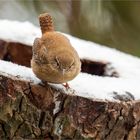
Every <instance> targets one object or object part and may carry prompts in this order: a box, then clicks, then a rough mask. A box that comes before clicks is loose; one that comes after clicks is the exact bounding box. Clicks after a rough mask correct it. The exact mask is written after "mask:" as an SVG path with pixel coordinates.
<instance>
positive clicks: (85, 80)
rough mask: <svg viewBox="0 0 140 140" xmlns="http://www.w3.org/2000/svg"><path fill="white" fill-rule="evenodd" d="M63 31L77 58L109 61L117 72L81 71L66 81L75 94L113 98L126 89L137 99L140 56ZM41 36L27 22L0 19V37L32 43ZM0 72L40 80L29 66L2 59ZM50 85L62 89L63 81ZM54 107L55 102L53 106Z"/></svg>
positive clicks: (37, 81)
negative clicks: (115, 94)
mask: <svg viewBox="0 0 140 140" xmlns="http://www.w3.org/2000/svg"><path fill="white" fill-rule="evenodd" d="M64 35H66V36H67V37H68V38H69V39H70V41H71V43H72V45H73V47H74V48H75V49H76V50H77V52H78V54H79V56H80V58H83V59H89V60H94V61H104V62H108V63H110V64H111V65H112V66H113V67H114V69H115V70H116V71H117V72H118V74H119V76H120V77H119V78H113V77H101V76H95V75H90V74H86V73H80V74H79V75H78V76H77V77H76V78H75V79H74V80H72V81H70V82H69V84H70V87H71V88H72V89H74V90H75V91H76V92H75V94H77V95H79V96H83V97H88V98H96V99H104V100H105V99H107V100H114V95H113V92H115V93H118V94H119V95H124V94H126V92H129V93H131V94H132V95H133V96H134V98H135V99H140V86H139V83H140V59H139V58H138V57H134V56H131V55H129V54H125V53H123V52H120V51H118V50H115V49H112V48H108V47H106V46H103V45H99V44H96V43H93V42H90V41H85V40H82V39H78V38H76V37H73V36H71V35H68V34H64ZM40 36H41V31H40V29H39V28H38V27H35V26H34V25H33V24H31V23H29V22H18V21H8V20H0V39H4V40H7V41H13V42H20V43H24V44H27V45H32V44H33V41H34V39H35V38H36V37H40ZM0 73H2V74H4V73H5V74H6V73H7V74H11V75H14V76H20V77H22V78H23V80H28V81H33V82H34V83H39V82H40V80H39V79H38V78H37V77H36V76H35V75H34V74H33V72H32V70H31V69H30V68H27V67H24V66H19V65H17V64H13V63H11V62H5V61H2V60H0ZM53 86H55V87H56V88H58V89H63V86H62V85H56V84H53ZM58 104H59V103H58ZM57 107H58V105H56V109H57Z"/></svg>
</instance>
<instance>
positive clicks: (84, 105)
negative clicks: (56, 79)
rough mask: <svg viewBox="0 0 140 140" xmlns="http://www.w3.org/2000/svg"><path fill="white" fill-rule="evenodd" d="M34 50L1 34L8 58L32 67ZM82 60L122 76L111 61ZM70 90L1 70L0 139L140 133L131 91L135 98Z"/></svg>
mask: <svg viewBox="0 0 140 140" xmlns="http://www.w3.org/2000/svg"><path fill="white" fill-rule="evenodd" d="M19 48H20V49H19ZM19 54H20V55H19ZM31 55H32V51H31V47H30V46H27V45H25V44H21V43H15V42H6V41H4V40H0V58H1V59H3V60H6V61H12V62H14V63H17V64H20V65H24V66H28V67H30V59H31ZM81 62H82V71H83V72H87V73H91V74H96V75H100V76H115V77H117V76H118V75H117V72H116V71H115V70H114V71H112V73H111V74H110V75H107V74H105V69H106V67H107V65H108V63H107V62H96V61H90V60H83V59H82V60H81ZM93 90H94V89H93ZM65 92H66V93H65ZM65 92H64V91H61V90H58V89H56V88H55V87H52V86H51V85H49V84H45V85H43V84H33V83H31V82H28V81H22V80H21V79H20V77H15V76H12V75H8V76H4V75H2V74H0V139H2V140H4V139H5V140H7V139H10V140H12V139H13V140H16V139H40V140H51V139H52V140H139V139H140V102H139V101H134V99H133V97H132V96H131V94H130V93H128V97H129V98H127V97H126V96H124V97H123V96H119V95H118V94H117V93H114V95H115V97H114V98H115V99H119V100H120V101H103V100H97V99H90V98H84V97H80V96H77V95H76V94H69V93H67V91H65Z"/></svg>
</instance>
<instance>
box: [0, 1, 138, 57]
mask: <svg viewBox="0 0 140 140" xmlns="http://www.w3.org/2000/svg"><path fill="white" fill-rule="evenodd" d="M43 12H48V13H50V14H51V15H52V16H53V19H54V24H55V28H56V30H59V31H62V32H66V33H70V34H72V35H74V36H77V37H79V38H82V39H86V40H91V41H94V42H97V43H100V44H104V45H107V46H110V47H114V48H117V49H119V50H121V51H124V52H127V53H131V54H133V55H137V56H140V34H139V32H140V16H139V13H140V1H135V0H133V1H132V0H6V1H4V0H1V1H0V18H6V19H13V20H20V21H25V20H28V21H31V22H33V23H34V24H36V25H38V26H39V24H38V19H37V17H38V15H39V14H40V13H43Z"/></svg>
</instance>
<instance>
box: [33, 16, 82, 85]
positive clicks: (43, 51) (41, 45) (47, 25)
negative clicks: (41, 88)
mask: <svg viewBox="0 0 140 140" xmlns="http://www.w3.org/2000/svg"><path fill="white" fill-rule="evenodd" d="M39 21H40V27H41V31H42V37H41V38H36V39H35V41H34V44H33V56H32V60H31V67H32V70H33V72H34V73H35V75H36V76H37V77H38V78H40V79H41V80H42V81H45V82H50V83H66V82H68V81H70V80H72V79H73V78H75V77H76V76H77V75H78V74H79V72H80V70H81V62H80V59H79V56H78V54H77V52H76V50H75V49H74V48H73V47H72V45H71V43H70V41H69V39H68V38H67V37H65V36H64V35H62V34H61V33H58V32H55V31H54V27H53V23H52V18H51V16H50V15H49V14H48V13H44V14H41V15H40V16H39Z"/></svg>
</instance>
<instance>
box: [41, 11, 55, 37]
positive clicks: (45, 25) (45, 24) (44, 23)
mask: <svg viewBox="0 0 140 140" xmlns="http://www.w3.org/2000/svg"><path fill="white" fill-rule="evenodd" d="M39 23H40V27H41V31H42V34H44V33H45V32H51V31H54V26H53V21H52V17H51V16H50V15H49V14H48V13H44V14H40V16H39Z"/></svg>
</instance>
